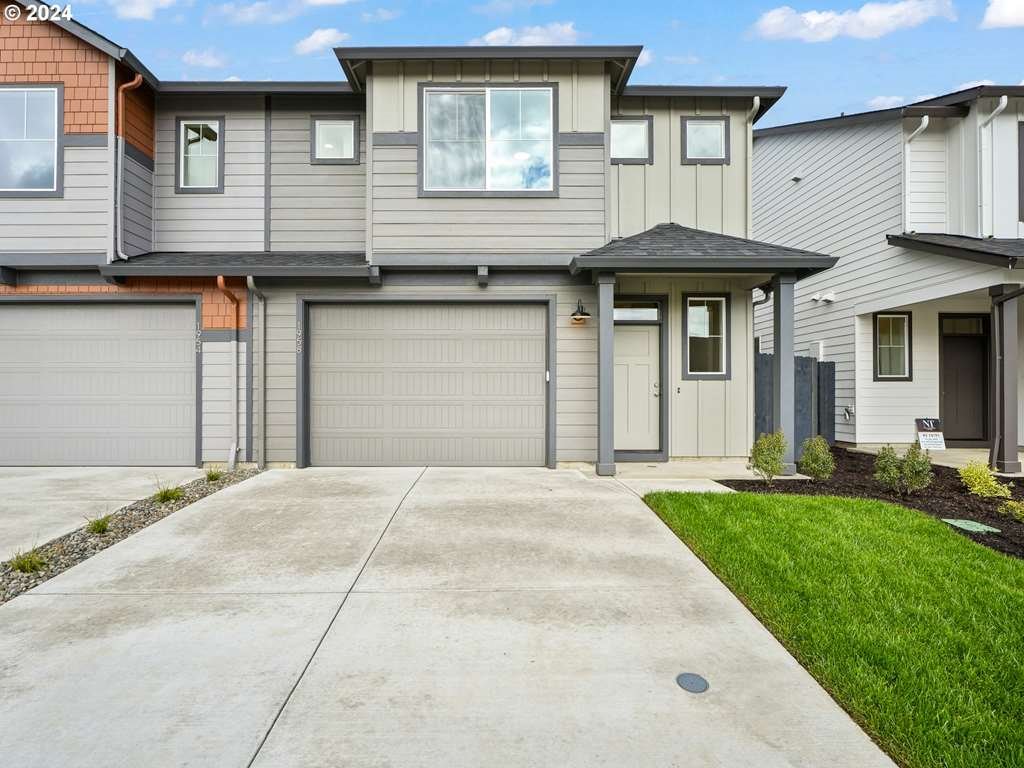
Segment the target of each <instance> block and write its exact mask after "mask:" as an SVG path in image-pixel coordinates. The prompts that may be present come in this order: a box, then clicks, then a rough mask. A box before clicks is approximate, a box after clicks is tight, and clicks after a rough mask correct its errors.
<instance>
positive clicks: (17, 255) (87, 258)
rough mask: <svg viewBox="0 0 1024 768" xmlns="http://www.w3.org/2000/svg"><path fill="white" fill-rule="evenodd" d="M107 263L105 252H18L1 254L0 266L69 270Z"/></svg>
mask: <svg viewBox="0 0 1024 768" xmlns="http://www.w3.org/2000/svg"><path fill="white" fill-rule="evenodd" d="M106 263H107V254H106V253H105V252H104V251H78V252H74V253H72V252H60V251H56V252H54V251H49V252H47V251H40V252H39V253H35V252H33V251H18V252H13V251H12V252H10V253H0V264H2V265H3V266H5V267H15V268H17V269H69V268H76V267H98V266H100V265H101V264H106Z"/></svg>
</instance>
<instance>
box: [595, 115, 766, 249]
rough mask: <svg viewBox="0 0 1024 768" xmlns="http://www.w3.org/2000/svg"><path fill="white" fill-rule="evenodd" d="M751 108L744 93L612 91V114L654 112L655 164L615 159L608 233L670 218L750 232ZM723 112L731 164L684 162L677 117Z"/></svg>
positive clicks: (636, 229) (627, 231) (738, 232)
mask: <svg viewBox="0 0 1024 768" xmlns="http://www.w3.org/2000/svg"><path fill="white" fill-rule="evenodd" d="M750 107H751V103H750V101H749V100H739V99H721V98H679V97H674V98H671V99H670V98H664V97H637V96H623V97H617V98H613V99H612V103H611V109H612V116H632V115H651V116H653V118H654V121H653V124H654V163H653V164H651V165H633V164H621V165H620V164H613V165H611V171H610V187H609V197H610V200H611V205H610V216H611V222H610V226H611V237H613V238H615V237H629V236H630V235H635V234H637V233H638V232H643V231H645V230H648V229H650V228H651V227H653V226H655V225H657V224H664V223H666V222H675V223H676V224H681V225H683V226H685V227H694V228H696V229H704V230H708V231H710V232H721V233H724V234H728V235H735V236H737V237H749V234H750V233H749V231H748V221H749V214H750V209H749V205H750V203H749V199H750V196H749V194H748V190H749V179H748V167H749V166H748V163H747V153H748V151H749V146H750V145H749V139H748V133H749V126H748V125H747V113H748V112H749V110H750ZM719 115H721V116H728V117H729V145H730V160H729V163H728V164H724V165H683V164H682V162H681V160H682V158H681V155H682V135H681V133H682V127H681V120H680V118H681V117H683V116H705V117H708V116H719Z"/></svg>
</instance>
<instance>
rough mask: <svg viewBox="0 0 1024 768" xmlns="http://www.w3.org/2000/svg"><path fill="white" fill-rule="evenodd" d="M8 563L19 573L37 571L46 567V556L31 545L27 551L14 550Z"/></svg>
mask: <svg viewBox="0 0 1024 768" xmlns="http://www.w3.org/2000/svg"><path fill="white" fill-rule="evenodd" d="M8 565H10V566H11V568H13V569H14V570H16V571H18V572H20V573H38V572H39V571H41V570H43V569H44V568H45V567H46V558H44V557H43V555H42V553H41V552H40V551H39V549H38V548H36V547H32V549H30V550H29V551H28V552H15V553H14V557H12V558H11V559H10V560H9V561H8Z"/></svg>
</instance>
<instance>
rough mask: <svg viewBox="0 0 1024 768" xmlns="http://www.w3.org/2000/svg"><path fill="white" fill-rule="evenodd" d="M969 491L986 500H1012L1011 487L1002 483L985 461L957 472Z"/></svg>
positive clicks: (974, 462)
mask: <svg viewBox="0 0 1024 768" xmlns="http://www.w3.org/2000/svg"><path fill="white" fill-rule="evenodd" d="M957 474H959V475H960V479H961V480H962V481H963V484H964V485H966V486H967V490H968V491H970V492H971V493H972V494H973V495H975V496H982V497H984V498H986V499H1008V498H1010V486H1009V485H1007V484H1005V483H1000V482H999V480H998V479H997V478H996V475H995V472H993V471H992V468H991V467H989V466H988V464H986V463H985V462H983V461H972V462H970V463H969V464H968V465H967V466H966V467H962V468H961V469H959V470H958V471H957Z"/></svg>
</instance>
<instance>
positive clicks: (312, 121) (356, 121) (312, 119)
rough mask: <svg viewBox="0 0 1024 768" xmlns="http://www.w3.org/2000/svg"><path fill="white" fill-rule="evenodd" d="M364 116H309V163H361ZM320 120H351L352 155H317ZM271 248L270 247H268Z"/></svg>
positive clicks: (336, 114)
mask: <svg viewBox="0 0 1024 768" xmlns="http://www.w3.org/2000/svg"><path fill="white" fill-rule="evenodd" d="M361 119H362V118H361V117H360V115H359V114H358V113H357V112H333V113H323V114H312V115H310V116H309V164H310V165H359V125H360V120H361ZM318 120H351V121H352V124H353V127H352V131H353V140H352V150H353V155H352V157H317V156H316V123H317V121H318ZM268 250H269V249H268Z"/></svg>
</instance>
